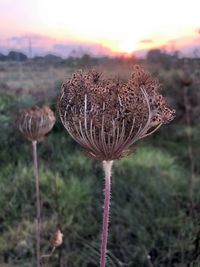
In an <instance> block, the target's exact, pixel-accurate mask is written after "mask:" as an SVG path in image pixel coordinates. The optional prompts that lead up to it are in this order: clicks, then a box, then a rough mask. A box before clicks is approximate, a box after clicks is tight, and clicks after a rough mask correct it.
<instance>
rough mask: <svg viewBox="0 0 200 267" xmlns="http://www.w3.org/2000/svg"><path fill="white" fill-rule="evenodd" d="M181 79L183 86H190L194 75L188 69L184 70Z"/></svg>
mask: <svg viewBox="0 0 200 267" xmlns="http://www.w3.org/2000/svg"><path fill="white" fill-rule="evenodd" d="M180 81H181V84H182V86H190V85H191V84H192V82H193V80H192V77H191V75H190V74H189V72H188V71H184V72H183V73H181V75H180Z"/></svg>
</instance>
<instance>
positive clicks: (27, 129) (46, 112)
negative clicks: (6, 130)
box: [17, 106, 55, 141]
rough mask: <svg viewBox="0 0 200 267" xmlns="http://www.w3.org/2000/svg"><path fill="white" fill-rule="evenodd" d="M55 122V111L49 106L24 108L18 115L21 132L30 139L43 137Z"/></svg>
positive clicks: (35, 139) (36, 139)
mask: <svg viewBox="0 0 200 267" xmlns="http://www.w3.org/2000/svg"><path fill="white" fill-rule="evenodd" d="M54 124H55V116H54V113H53V111H52V110H51V109H50V108H49V107H47V106H44V107H42V108H40V107H38V106H35V107H33V108H27V109H24V110H22V111H21V112H20V113H19V115H18V117H17V125H18V127H19V130H20V132H21V133H22V134H23V135H24V136H25V137H26V138H27V139H28V140H30V141H38V140H40V139H42V138H43V137H44V136H45V135H46V134H47V133H48V132H49V131H50V130H51V129H52V128H53V126H54Z"/></svg>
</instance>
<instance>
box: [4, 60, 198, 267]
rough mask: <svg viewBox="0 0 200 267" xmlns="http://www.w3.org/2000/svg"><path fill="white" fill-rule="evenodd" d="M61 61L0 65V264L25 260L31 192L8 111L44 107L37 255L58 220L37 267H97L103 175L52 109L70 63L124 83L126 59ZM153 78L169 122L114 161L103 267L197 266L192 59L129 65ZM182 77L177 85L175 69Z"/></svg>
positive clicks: (29, 248) (23, 147)
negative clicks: (48, 128) (46, 122)
mask: <svg viewBox="0 0 200 267" xmlns="http://www.w3.org/2000/svg"><path fill="white" fill-rule="evenodd" d="M85 60H87V61H86V63H87V64H84V61H80V60H75V59H71V61H67V62H65V61H62V62H57V63H55V62H50V63H48V62H45V61H43V62H39V63H38V62H35V61H33V60H27V61H25V62H13V61H10V62H1V63H0V125H1V134H0V170H1V171H0V207H1V212H0V266H1V267H14V266H15V267H32V266H34V258H35V257H34V250H35V234H34V231H35V226H34V218H35V192H34V178H33V166H32V154H31V153H32V152H31V144H30V143H29V142H28V141H26V140H25V139H24V138H23V137H22V136H21V135H20V133H19V132H18V129H17V128H16V125H15V117H16V113H17V112H18V111H19V110H20V109H22V108H25V107H30V106H32V105H35V104H37V105H43V104H47V105H49V106H50V108H51V109H52V110H54V111H55V114H56V116H57V121H56V124H55V126H54V128H53V130H52V132H50V133H49V135H48V136H46V137H45V138H44V140H43V141H41V142H40V143H39V144H38V157H39V174H40V179H41V199H42V233H41V237H42V239H41V251H42V254H46V253H49V252H50V251H51V247H50V243H49V239H50V236H51V235H52V233H53V232H54V231H55V229H56V227H57V225H58V224H59V225H60V226H61V228H62V230H63V233H64V243H63V245H62V246H61V247H60V248H57V249H56V251H55V253H54V254H53V256H52V257H51V258H50V259H48V260H45V261H44V266H54V267H67V266H68V267H80V266H82V267H95V266H98V264H99V257H100V234H101V228H100V226H101V220H102V218H101V212H102V203H103V194H102V190H103V185H104V180H103V173H102V168H101V163H100V162H99V163H98V162H96V161H93V160H91V159H89V158H87V156H85V155H84V153H83V152H82V151H81V150H80V147H79V146H78V145H77V144H76V143H75V142H74V141H73V140H72V138H71V137H70V136H69V135H68V134H67V132H66V131H65V129H64V128H63V126H62V125H61V122H60V120H59V116H58V114H57V111H56V101H57V100H56V99H57V96H58V94H59V92H60V86H61V84H62V82H63V81H64V80H65V79H66V78H68V77H69V76H70V75H71V74H72V73H73V72H74V70H76V69H80V68H96V69H98V70H100V71H102V72H103V73H104V74H105V75H109V76H113V77H114V76H117V77H118V78H119V79H121V80H124V81H125V80H127V77H128V76H129V74H130V72H131V66H132V65H133V64H135V59H115V60H105V59H104V60H99V61H98V60H91V59H90V58H89V59H88V58H86V59H85ZM138 63H139V64H142V65H143V66H144V67H145V68H146V69H148V70H149V72H150V73H152V75H153V76H156V77H159V79H160V80H161V82H162V84H163V88H164V90H163V94H164V95H166V96H167V98H168V102H169V103H170V105H171V106H172V107H173V108H175V109H176V119H175V120H174V121H173V122H172V123H171V124H170V125H166V126H163V127H162V129H160V130H159V131H157V132H156V134H155V135H153V136H152V137H150V138H148V140H144V141H142V142H139V143H138V144H137V146H136V148H135V150H134V153H133V154H132V155H130V156H129V157H127V158H124V159H122V160H120V161H116V162H115V166H114V172H113V178H112V192H113V193H112V200H111V216H110V234H109V241H108V263H107V266H108V267H173V266H174V267H198V266H200V263H199V262H200V160H199V159H200V138H199V136H200V124H199V121H200V119H199V114H200V113H199V112H200V107H199V103H200V73H199V69H200V68H199V66H200V61H199V59H187V60H186V59H178V58H170V60H169V58H165V57H164V58H161V59H156V60H152V58H150V59H149V60H140V61H139V62H138ZM186 72H187V74H189V76H190V77H191V78H192V81H191V82H190V83H189V85H188V84H186V83H185V80H184V79H185V76H184V75H185V73H186Z"/></svg>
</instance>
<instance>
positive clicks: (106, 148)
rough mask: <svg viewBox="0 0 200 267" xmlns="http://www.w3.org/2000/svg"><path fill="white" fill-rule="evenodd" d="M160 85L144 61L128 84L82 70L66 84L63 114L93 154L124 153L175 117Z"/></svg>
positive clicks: (100, 156) (111, 157)
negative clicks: (143, 66)
mask: <svg viewBox="0 0 200 267" xmlns="http://www.w3.org/2000/svg"><path fill="white" fill-rule="evenodd" d="M159 90H160V85H159V83H158V82H157V81H156V80H152V79H151V78H150V76H149V74H147V73H146V72H145V71H144V70H143V69H142V68H141V67H139V66H134V69H133V74H132V76H131V78H130V79H129V80H128V82H127V83H126V84H123V83H121V82H119V81H118V80H113V79H103V78H101V77H100V74H98V73H97V72H95V71H89V72H81V71H79V72H77V73H74V74H73V75H72V77H71V79H70V80H68V81H67V82H65V83H64V84H63V85H62V92H61V95H60V97H59V100H58V108H59V113H60V117H61V120H62V123H63V125H64V126H65V128H66V129H67V130H68V131H69V133H70V134H71V136H72V137H73V138H74V139H75V140H76V141H77V142H78V143H79V144H80V145H81V146H82V147H83V148H84V149H85V150H86V152H87V153H88V154H89V155H90V156H92V157H93V158H95V159H98V160H114V159H118V158H120V157H121V156H123V155H124V154H126V153H127V152H128V151H129V150H130V147H131V146H132V145H133V143H135V142H136V141H137V140H139V139H141V138H144V137H146V136H148V135H150V134H152V133H153V132H154V131H156V129H158V128H159V127H160V126H161V125H162V124H164V123H168V122H170V121H171V120H172V119H173V118H174V113H175V112H174V110H171V109H169V108H168V107H167V106H166V102H165V99H164V97H163V96H162V95H161V94H160V93H159Z"/></svg>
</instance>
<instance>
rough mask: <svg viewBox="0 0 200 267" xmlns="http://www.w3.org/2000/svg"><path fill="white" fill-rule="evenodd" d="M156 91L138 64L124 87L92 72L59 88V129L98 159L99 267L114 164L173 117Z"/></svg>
mask: <svg viewBox="0 0 200 267" xmlns="http://www.w3.org/2000/svg"><path fill="white" fill-rule="evenodd" d="M159 91H160V85H159V83H158V82H157V81H156V80H152V79H151V78H150V76H149V74H147V73H146V72H144V70H143V69H142V68H141V67H139V66H135V67H134V69H133V74H132V76H131V78H130V79H129V80H128V82H127V83H125V84H124V83H122V82H120V81H118V80H113V79H103V78H101V75H100V74H99V73H98V72H96V71H89V72H85V73H84V72H80V71H79V72H77V73H75V74H73V76H72V78H71V79H70V80H68V81H67V82H66V83H64V84H63V86H62V92H61V95H60V97H59V100H58V108H59V113H60V117H61V120H62V123H63V125H64V126H65V128H66V129H67V130H68V132H69V133H70V134H71V136H72V137H73V138H74V139H75V140H76V141H77V142H78V143H79V144H80V145H81V146H82V147H83V148H84V149H85V151H86V152H87V153H88V154H89V155H90V156H91V157H93V158H95V159H98V160H102V161H103V168H104V172H105V198H104V212H103V227H102V243H101V259H100V266H101V267H105V265H106V251H107V239H108V222H109V204H110V192H111V182H110V179H111V169H112V163H113V160H115V159H118V158H120V157H122V156H124V155H125V154H126V153H127V152H129V151H131V148H132V145H133V144H134V143H135V142H136V141H138V140H140V139H141V138H144V137H146V136H148V135H150V134H152V133H153V132H155V131H156V130H157V129H158V128H159V127H160V126H161V125H162V124H165V123H168V122H170V121H171V120H172V119H173V118H174V110H171V109H169V108H168V107H167V106H166V103H165V99H164V97H163V96H162V95H161V94H160V92H159Z"/></svg>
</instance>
